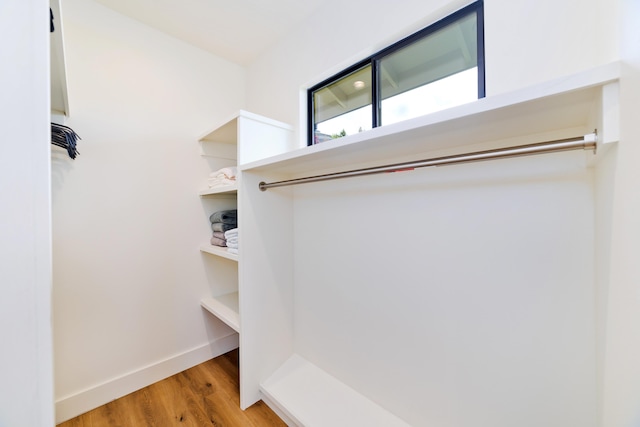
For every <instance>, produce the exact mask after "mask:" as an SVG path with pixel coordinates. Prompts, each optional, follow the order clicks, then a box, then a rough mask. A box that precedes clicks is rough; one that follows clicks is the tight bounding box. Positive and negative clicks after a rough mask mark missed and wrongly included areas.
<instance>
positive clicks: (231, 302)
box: [200, 292, 240, 332]
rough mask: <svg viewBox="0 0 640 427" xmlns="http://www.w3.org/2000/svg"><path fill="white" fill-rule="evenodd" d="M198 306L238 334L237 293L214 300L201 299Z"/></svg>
mask: <svg viewBox="0 0 640 427" xmlns="http://www.w3.org/2000/svg"><path fill="white" fill-rule="evenodd" d="M200 305H201V306H202V307H203V308H204V309H206V310H207V311H209V312H210V313H211V314H213V315H214V316H216V317H217V318H218V319H220V320H222V321H223V322H224V323H226V324H227V325H229V326H230V327H231V328H232V329H233V330H234V331H236V332H240V315H239V310H238V293H237V292H232V293H230V294H226V295H220V296H218V297H214V298H203V299H202V301H200Z"/></svg>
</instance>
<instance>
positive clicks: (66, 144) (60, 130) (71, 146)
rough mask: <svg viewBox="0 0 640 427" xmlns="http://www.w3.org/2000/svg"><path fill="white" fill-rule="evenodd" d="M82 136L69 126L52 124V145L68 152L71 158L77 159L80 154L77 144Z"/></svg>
mask: <svg viewBox="0 0 640 427" xmlns="http://www.w3.org/2000/svg"><path fill="white" fill-rule="evenodd" d="M79 139H82V138H80V136H79V135H78V134H77V133H75V132H74V130H73V129H71V128H70V127H68V126H63V125H59V124H57V123H51V143H52V144H53V145H56V146H58V147H61V148H64V149H65V150H67V153H68V154H69V157H71V158H72V159H75V158H76V156H77V155H78V154H80V152H78V149H77V148H76V143H77V141H78V140H79Z"/></svg>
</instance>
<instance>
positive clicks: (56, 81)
mask: <svg viewBox="0 0 640 427" xmlns="http://www.w3.org/2000/svg"><path fill="white" fill-rule="evenodd" d="M49 6H50V7H51V10H52V12H53V26H54V32H53V33H50V39H51V54H50V61H51V64H50V70H51V111H52V112H54V113H56V114H60V115H64V116H68V115H69V98H68V96H67V72H66V67H65V53H64V39H63V33H62V32H63V30H62V14H61V11H60V0H50V1H49Z"/></svg>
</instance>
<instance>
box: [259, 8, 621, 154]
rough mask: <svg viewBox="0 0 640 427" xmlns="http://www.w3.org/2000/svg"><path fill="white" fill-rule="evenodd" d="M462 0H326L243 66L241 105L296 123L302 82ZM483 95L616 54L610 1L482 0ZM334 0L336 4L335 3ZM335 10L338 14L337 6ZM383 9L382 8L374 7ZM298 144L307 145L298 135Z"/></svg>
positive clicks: (338, 67) (344, 63)
mask: <svg viewBox="0 0 640 427" xmlns="http://www.w3.org/2000/svg"><path fill="white" fill-rule="evenodd" d="M468 3H470V1H466V0H435V1H429V2H425V1H420V0H398V1H394V2H393V5H391V3H390V2H389V1H388V0H376V1H373V2H372V1H364V0H352V1H346V2H345V1H341V2H338V1H336V0H330V1H328V2H327V3H326V5H325V6H324V7H323V8H322V9H320V10H318V11H317V12H316V14H315V15H314V16H313V18H312V20H310V21H309V22H304V23H301V24H300V26H299V27H298V30H297V31H295V32H294V33H293V34H290V35H289V36H288V37H287V38H286V39H284V40H282V41H281V42H280V43H279V44H277V45H276V46H274V48H273V49H271V50H269V51H266V52H265V53H264V54H263V55H262V56H261V58H260V59H259V60H257V61H256V62H255V63H254V64H252V65H251V66H250V67H249V68H248V70H247V72H248V75H247V76H248V78H247V96H248V98H247V108H248V109H249V110H250V111H252V112H256V113H258V114H264V115H266V116H269V117H273V118H275V119H278V120H281V121H284V122H285V123H290V124H292V125H296V128H299V125H300V123H303V124H304V120H301V119H300V117H299V116H300V111H301V109H300V108H299V107H300V105H303V106H304V105H306V104H305V102H306V100H304V99H302V100H301V99H300V93H301V92H303V91H304V89H305V88H308V87H310V86H311V85H313V84H315V83H318V82H320V81H321V80H323V79H324V78H328V77H330V76H332V75H333V74H335V73H336V72H338V71H341V70H343V69H344V68H346V67H347V66H349V65H353V64H354V63H355V62H357V61H358V60H361V59H363V58H365V57H367V56H369V55H371V54H373V53H375V52H377V51H378V50H380V49H382V48H384V47H386V46H388V45H390V44H392V43H393V42H396V41H398V40H400V39H401V38H403V37H405V36H407V35H409V34H412V33H413V32H415V31H417V30H419V29H421V28H423V27H426V26H427V25H429V24H431V23H433V22H435V21H437V20H439V19H442V18H443V17H445V16H447V15H448V14H450V13H452V12H453V11H455V10H457V9H459V8H461V7H463V6H464V5H466V4H468ZM484 5H485V50H486V53H485V56H486V89H487V95H496V94H498V93H503V92H508V91H511V90H515V89H518V88H521V87H525V86H528V85H531V84H534V83H539V82H543V81H547V80H550V79H552V78H555V77H559V76H563V75H567V74H572V73H576V72H579V71H581V70H584V69H586V68H589V67H593V66H596V65H600V64H604V63H607V62H610V61H612V60H615V59H616V58H617V57H618V45H617V44H616V40H617V38H616V35H617V26H616V22H615V19H616V17H617V14H616V7H615V6H616V5H615V4H613V5H611V4H609V2H606V1H603V0H590V1H589V2H588V4H586V3H585V2H582V1H578V0H563V1H561V2H557V1H555V0H541V1H535V2H534V1H529V0H517V1H511V0H485V2H484ZM334 6H335V7H334ZM336 11H339V12H336ZM381 11H383V12H381ZM299 143H300V144H302V145H305V144H306V141H305V140H303V139H302V138H300V140H299Z"/></svg>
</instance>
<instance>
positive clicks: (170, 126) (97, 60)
mask: <svg viewBox="0 0 640 427" xmlns="http://www.w3.org/2000/svg"><path fill="white" fill-rule="evenodd" d="M63 13H64V19H65V48H66V54H67V74H68V80H69V98H70V104H71V105H72V112H73V114H72V117H70V118H69V120H68V121H67V124H68V125H69V126H71V127H72V128H73V129H74V130H75V131H76V132H77V133H78V134H79V135H80V136H81V137H82V140H81V141H80V142H79V151H80V153H81V154H80V156H78V158H77V159H76V160H70V159H69V158H68V157H67V156H66V153H64V152H62V151H59V150H56V152H55V153H54V156H53V273H54V326H55V331H54V334H55V362H56V365H55V373H56V400H57V409H58V414H57V415H58V420H59V421H60V420H62V419H66V418H69V417H70V416H74V415H77V414H78V412H79V411H80V412H82V411H86V410H88V409H91V408H93V407H95V406H98V405H99V404H102V403H105V402H107V401H109V400H111V399H113V398H115V397H118V395H121V394H124V393H129V392H131V391H133V390H134V389H136V388H139V387H142V386H145V385H148V384H149V383H151V382H154V381H156V380H158V379H160V378H162V377H163V376H167V375H169V374H172V373H175V372H178V371H180V370H182V369H185V368H187V367H189V366H190V365H192V364H196V363H199V362H201V361H203V360H205V359H207V358H210V357H212V356H214V355H217V354H218V353H219V352H221V351H223V350H228V349H229V348H228V347H229V346H233V345H235V344H237V336H235V335H232V331H231V329H229V328H228V327H226V326H225V325H223V324H222V323H221V322H219V321H217V320H214V319H213V317H212V316H210V315H209V314H208V313H206V312H204V311H203V310H202V309H201V308H200V305H199V301H200V299H201V298H202V297H204V296H207V295H208V294H209V293H210V291H211V289H210V285H212V283H213V281H215V280H220V279H223V280H237V274H236V277H233V273H230V271H231V270H230V269H228V268H227V269H225V267H224V266H223V267H221V268H222V269H224V270H223V271H224V272H223V273H220V271H218V270H219V269H220V266H217V265H213V264H212V263H211V262H210V260H209V259H207V258H206V256H203V255H201V254H200V252H199V250H198V246H199V245H200V244H202V243H204V242H206V241H207V240H208V238H209V237H210V228H209V224H208V215H209V214H210V213H212V210H213V209H215V208H216V207H218V206H214V204H213V203H214V202H208V201H203V200H200V198H199V197H198V196H197V192H198V190H199V189H201V188H202V187H204V186H205V183H206V177H207V175H208V173H209V172H210V170H209V165H208V164H207V162H206V161H205V160H203V159H202V158H201V157H200V156H199V151H200V148H199V146H198V143H197V139H198V137H199V136H200V135H201V134H203V133H205V132H206V131H208V130H209V129H210V127H211V126H213V125H215V124H217V123H219V122H220V121H222V120H224V119H226V118H227V117H228V116H230V115H232V114H233V113H234V112H235V111H236V110H238V109H239V108H240V107H242V106H243V103H244V69H243V68H242V67H240V66H237V65H234V64H232V63H229V62H227V61H224V60H222V59H219V58H216V57H214V56H212V55H211V54H209V53H206V52H204V51H201V50H199V49H196V48H194V47H191V46H189V45H187V44H185V43H183V42H180V41H178V40H176V39H173V38H171V37H168V36H166V35H164V34H162V33H159V32H157V31H155V30H153V29H151V28H149V27H146V26H144V25H142V24H140V23H138V22H136V21H134V20H131V19H129V18H126V17H124V16H122V15H119V14H117V13H115V12H113V11H111V10H109V9H107V8H105V7H103V6H101V5H99V4H97V3H95V2H93V1H86V0H66V1H65V2H64V4H63ZM221 207H226V206H222V205H221ZM216 269H218V270H216ZM221 276H223V277H221ZM210 342H213V343H217V346H215V345H214V346H210V344H209V343H210ZM234 343H235V344H234Z"/></svg>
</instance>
